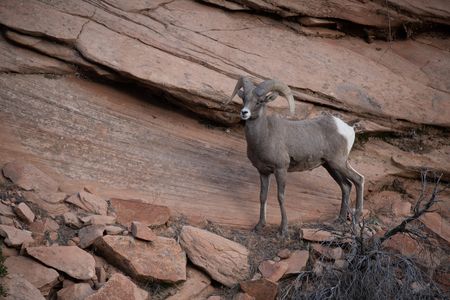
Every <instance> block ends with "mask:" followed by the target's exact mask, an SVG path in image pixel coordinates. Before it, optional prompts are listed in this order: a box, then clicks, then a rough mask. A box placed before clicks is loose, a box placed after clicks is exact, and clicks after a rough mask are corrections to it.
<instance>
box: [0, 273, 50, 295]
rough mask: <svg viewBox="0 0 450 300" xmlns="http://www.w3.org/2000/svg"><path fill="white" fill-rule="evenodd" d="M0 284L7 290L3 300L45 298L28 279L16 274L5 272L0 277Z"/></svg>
mask: <svg viewBox="0 0 450 300" xmlns="http://www.w3.org/2000/svg"><path fill="white" fill-rule="evenodd" d="M0 284H1V285H2V287H3V288H4V289H5V290H6V291H7V296H5V297H2V299H5V300H22V299H24V300H25V299H26V300H45V298H44V297H43V296H42V295H41V292H40V291H39V290H38V289H37V288H36V287H35V286H34V285H32V284H31V283H30V282H29V281H28V280H26V279H25V278H23V277H22V276H20V275H18V274H7V275H6V276H5V277H3V278H1V279H0Z"/></svg>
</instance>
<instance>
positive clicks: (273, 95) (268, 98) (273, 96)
mask: <svg viewBox="0 0 450 300" xmlns="http://www.w3.org/2000/svg"><path fill="white" fill-rule="evenodd" d="M278 96H279V94H278V93H277V92H272V93H269V94H267V95H266V98H264V102H270V101H273V100H275V99H277V97H278Z"/></svg>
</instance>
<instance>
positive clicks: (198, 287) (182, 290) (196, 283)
mask: <svg viewBox="0 0 450 300" xmlns="http://www.w3.org/2000/svg"><path fill="white" fill-rule="evenodd" d="M186 275H187V279H186V281H185V282H183V283H182V284H180V285H179V286H178V287H177V289H176V291H174V292H173V293H171V294H172V296H170V297H168V298H166V300H190V299H196V297H197V296H198V295H199V294H200V293H201V292H202V291H203V290H205V289H206V288H207V287H208V286H209V285H210V283H211V280H210V279H209V278H208V276H206V275H205V274H203V273H202V272H200V271H198V270H196V269H193V268H189V267H188V268H187V269H186Z"/></svg>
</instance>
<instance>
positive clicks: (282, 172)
mask: <svg viewBox="0 0 450 300" xmlns="http://www.w3.org/2000/svg"><path fill="white" fill-rule="evenodd" d="M286 175H287V170H286V169H277V170H276V171H275V178H276V179H277V190H278V204H279V205H280V212H281V224H280V234H281V236H283V237H285V236H287V233H288V229H287V223H288V220H287V215H286V209H285V208H284V189H285V186H286Z"/></svg>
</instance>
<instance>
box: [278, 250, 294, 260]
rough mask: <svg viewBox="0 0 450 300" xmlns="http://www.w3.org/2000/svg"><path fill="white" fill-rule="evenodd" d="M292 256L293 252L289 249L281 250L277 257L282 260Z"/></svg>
mask: <svg viewBox="0 0 450 300" xmlns="http://www.w3.org/2000/svg"><path fill="white" fill-rule="evenodd" d="M290 255H291V250H289V249H281V250H280V251H278V252H277V256H278V257H279V258H282V259H285V258H288V257H289V256H290Z"/></svg>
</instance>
